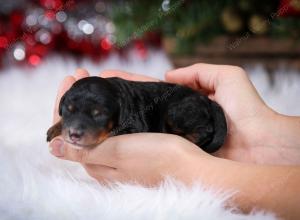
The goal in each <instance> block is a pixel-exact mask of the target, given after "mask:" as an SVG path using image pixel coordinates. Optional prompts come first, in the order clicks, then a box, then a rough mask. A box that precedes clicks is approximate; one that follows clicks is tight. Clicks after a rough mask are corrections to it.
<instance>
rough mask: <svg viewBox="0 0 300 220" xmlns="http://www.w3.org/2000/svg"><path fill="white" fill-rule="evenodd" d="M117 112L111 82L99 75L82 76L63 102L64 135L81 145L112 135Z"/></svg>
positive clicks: (94, 143)
mask: <svg viewBox="0 0 300 220" xmlns="http://www.w3.org/2000/svg"><path fill="white" fill-rule="evenodd" d="M118 112H119V105H118V103H117V101H116V96H115V91H114V88H113V87H112V86H111V85H110V84H109V82H107V81H106V80H105V79H103V78H100V77H88V78H84V79H81V80H79V81H77V82H76V83H74V85H73V86H72V87H71V88H70V90H68V91H67V92H66V93H65V95H64V96H63V97H62V99H61V101H60V105H59V114H60V116H61V117H62V136H63V138H64V139H65V141H66V142H69V143H72V144H74V145H76V146H79V147H88V146H94V145H96V144H98V143H100V142H102V141H103V140H104V139H105V138H107V137H108V136H109V132H110V131H111V129H112V128H113V126H114V125H115V123H116V117H117V115H118Z"/></svg>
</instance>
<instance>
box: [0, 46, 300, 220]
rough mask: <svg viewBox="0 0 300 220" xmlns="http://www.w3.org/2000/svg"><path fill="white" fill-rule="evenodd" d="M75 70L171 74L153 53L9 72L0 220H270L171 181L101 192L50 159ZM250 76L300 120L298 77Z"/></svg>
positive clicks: (3, 99)
mask: <svg viewBox="0 0 300 220" xmlns="http://www.w3.org/2000/svg"><path fill="white" fill-rule="evenodd" d="M78 66H80V67H84V68H87V69H88V70H89V71H90V72H91V73H92V74H97V73H99V72H100V71H102V70H104V69H109V68H113V69H122V70H127V71H132V72H138V73H146V74H148V75H151V76H154V77H159V78H163V73H164V72H165V71H166V70H168V69H170V68H171V64H170V61H169V60H168V59H167V58H166V57H165V55H164V54H163V53H162V52H159V51H151V52H150V56H149V59H148V60H147V61H143V60H140V59H139V58H138V57H136V56H135V55H134V53H132V54H130V55H129V57H128V60H127V61H124V60H123V59H119V58H118V57H117V56H114V55H113V56H112V57H110V58H109V59H108V60H106V61H104V62H102V63H100V64H94V63H91V62H90V61H87V60H85V61H82V62H80V63H76V62H75V61H74V60H72V59H70V58H66V59H64V58H61V57H52V58H49V59H48V60H46V61H45V62H44V63H43V64H41V65H40V66H39V67H38V68H36V69H32V68H24V67H11V68H10V69H7V70H5V72H4V73H1V74H0V105H1V108H0V219H1V220H5V219H18V220H19V219H37V220H41V219H58V220H59V219H64V220H65V219H175V220H176V219H211V220H213V219H223V220H227V219H230V220H248V219H255V220H256V219H257V220H271V219H275V217H274V216H273V215H272V214H264V213H263V212H255V213H254V212H253V213H250V214H249V215H242V214H240V213H238V211H237V210H234V209H228V208H227V209H226V208H225V201H226V200H228V199H229V198H230V196H232V193H230V192H221V191H220V190H217V189H207V188H204V187H203V186H201V185H195V186H194V187H192V188H186V187H184V186H183V185H181V184H180V183H176V182H175V181H172V180H168V181H166V182H165V183H164V184H162V185H161V186H160V187H157V188H153V189H149V188H144V187H141V186H138V185H127V184H118V185H117V186H115V187H113V188H107V187H103V186H101V185H99V184H97V183H96V182H95V181H93V180H92V179H91V178H89V177H88V176H87V175H86V173H85V172H84V170H83V169H82V168H81V167H80V166H79V165H78V164H75V163H73V162H68V161H61V160H59V159H57V158H55V157H53V156H51V155H50V154H49V153H48V147H47V143H46V142H45V133H46V130H47V129H48V127H49V126H50V125H51V120H52V119H51V116H52V109H53V102H54V99H55V96H56V91H57V86H58V84H59V82H60V81H61V80H62V78H63V77H64V76H65V75H67V74H72V73H74V71H75V69H76V68H77V67H78ZM252 71H253V72H254V73H253V75H252V80H253V81H254V82H255V84H257V85H258V87H259V90H260V92H261V93H262V94H263V96H264V97H265V98H266V99H267V100H266V101H267V103H269V104H270V105H272V106H273V107H275V108H277V109H278V110H279V111H281V112H282V113H290V114H300V106H299V103H297V102H296V101H297V94H300V86H299V85H300V84H299V82H300V75H299V74H298V75H296V74H294V75H293V74H290V75H289V76H288V77H283V76H282V75H280V74H281V73H280V74H278V77H279V80H280V81H279V82H278V84H276V86H275V87H274V88H271V87H270V86H269V85H268V82H267V78H266V77H265V73H264V71H263V70H262V69H261V68H260V67H257V68H255V69H253V70H252ZM282 74H283V73H282ZM290 77H291V78H290ZM290 81H291V82H290ZM281 86H283V88H281ZM277 87H278V88H277Z"/></svg>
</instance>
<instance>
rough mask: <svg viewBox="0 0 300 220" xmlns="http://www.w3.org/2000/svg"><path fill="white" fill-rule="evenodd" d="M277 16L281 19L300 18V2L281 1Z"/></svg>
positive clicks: (291, 0)
mask: <svg viewBox="0 0 300 220" xmlns="http://www.w3.org/2000/svg"><path fill="white" fill-rule="evenodd" d="M276 15H277V16H280V17H288V16H300V1H299V0H281V1H280V4H279V8H278V10H277V13H276Z"/></svg>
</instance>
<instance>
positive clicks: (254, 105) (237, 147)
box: [166, 64, 300, 164]
mask: <svg viewBox="0 0 300 220" xmlns="http://www.w3.org/2000/svg"><path fill="white" fill-rule="evenodd" d="M166 80H167V81H169V82H172V83H178V84H183V85H186V86H189V87H192V88H194V89H196V90H202V91H204V92H205V93H206V94H207V95H208V96H209V97H210V98H211V99H212V100H214V101H216V102H217V103H219V104H220V105H221V106H222V108H223V110H224V111H225V114H226V119H227V126H228V137H227V140H226V142H225V144H224V146H223V147H221V148H220V150H219V151H218V152H216V153H215V155H216V156H218V157H222V158H226V159H231V160H236V161H242V162H251V163H260V164H295V163H296V164H299V162H300V161H299V158H298V159H297V158H296V157H297V156H295V155H298V156H299V154H300V149H299V147H298V148H296V147H295V144H293V145H292V144H291V143H290V142H291V141H292V139H295V138H294V137H290V136H292V135H291V133H294V132H288V130H290V129H289V128H291V127H292V125H289V124H291V123H290V122H289V121H291V120H287V118H286V117H282V115H279V114H278V113H276V112H274V111H273V110H272V109H271V108H269V107H268V106H267V105H266V104H265V103H264V102H263V100H262V99H261V97H260V96H259V95H258V93H257V91H256V89H255V87H254V86H253V85H252V83H251V81H250V80H249V78H248V77H247V74H246V72H245V71H244V70H243V69H242V68H240V67H236V66H227V65H211V64H195V65H192V66H188V67H185V68H180V69H176V70H172V71H169V72H168V73H167V74H166ZM284 127H288V128H287V129H284ZM284 130H286V132H284ZM294 130H295V129H294Z"/></svg>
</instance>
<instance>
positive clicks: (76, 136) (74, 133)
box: [69, 128, 84, 142]
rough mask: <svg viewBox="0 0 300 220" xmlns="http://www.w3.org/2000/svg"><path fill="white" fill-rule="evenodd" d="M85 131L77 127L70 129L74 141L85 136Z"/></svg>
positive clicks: (70, 135)
mask: <svg viewBox="0 0 300 220" xmlns="http://www.w3.org/2000/svg"><path fill="white" fill-rule="evenodd" d="M83 134H84V132H83V130H81V129H75V128H70V129H69V137H70V139H71V140H72V141H75V142H76V141H79V140H80V139H81V138H82V136H83Z"/></svg>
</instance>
